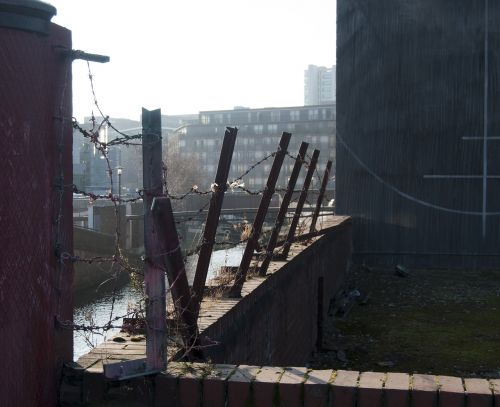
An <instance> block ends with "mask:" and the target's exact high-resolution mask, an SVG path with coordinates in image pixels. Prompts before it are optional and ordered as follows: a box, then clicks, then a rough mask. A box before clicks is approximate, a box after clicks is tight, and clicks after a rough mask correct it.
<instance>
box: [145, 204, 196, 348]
mask: <svg viewBox="0 0 500 407" xmlns="http://www.w3.org/2000/svg"><path fill="white" fill-rule="evenodd" d="M151 211H152V213H153V219H154V221H155V228H156V234H157V235H158V239H159V247H160V249H161V251H160V254H159V261H161V264H162V265H163V268H164V270H165V271H166V273H167V278H168V283H169V286H170V287H169V289H170V294H171V296H172V302H173V304H174V307H175V311H176V314H177V316H178V317H179V319H180V320H181V322H182V324H183V325H184V326H183V327H182V329H181V333H182V337H183V338H184V345H185V347H186V350H187V353H188V355H191V356H195V357H198V356H199V355H201V352H200V351H199V349H197V347H196V344H197V340H198V327H197V325H196V315H195V311H194V303H193V301H192V295H191V290H190V288H189V283H188V279H187V274H186V268H185V266H184V259H183V258H182V251H181V245H180V243H179V236H178V235H177V229H176V227H175V220H174V214H173V212H172V205H171V203H170V199H169V198H166V197H156V198H154V199H153V203H152V205H151Z"/></svg>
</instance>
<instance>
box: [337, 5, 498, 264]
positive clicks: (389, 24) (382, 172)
mask: <svg viewBox="0 0 500 407" xmlns="http://www.w3.org/2000/svg"><path fill="white" fill-rule="evenodd" d="M499 19H500V3H499V2H498V1H489V8H488V24H489V28H488V29H487V30H486V28H485V1H475V2H471V1H468V0H418V1H408V0H381V1H376V2H374V1H368V0H355V1H352V0H339V1H338V35H337V85H338V87H337V121H338V123H337V125H338V131H337V134H338V140H337V141H338V142H337V169H336V174H337V213H338V214H347V215H351V216H352V217H353V224H354V235H353V236H354V252H355V255H356V256H355V259H357V260H358V261H367V262H369V263H370V262H371V263H379V264H385V265H391V264H394V263H397V262H404V263H405V264H407V265H410V266H425V267H429V266H444V267H489V266H497V265H498V264H499V261H500V245H498V242H499V241H500V216H498V215H499V212H500V182H498V179H494V178H488V179H486V180H485V179H484V178H483V176H484V175H491V176H499V175H500V160H498V159H497V158H496V157H498V156H499V155H500V141H499V140H498V139H494V138H493V137H498V135H499V134H500V110H499V109H498V108H497V107H496V106H497V105H498V103H499V101H500V93H499V92H500V76H499V75H498V71H499V69H500V54H499V53H498V49H499V48H500V28H499V27H500V26H499V25H498V21H499ZM486 34H487V36H488V52H487V53H485V38H486ZM486 54H487V56H488V61H487V62H488V63H487V64H486V60H485V55H486ZM485 66H487V72H485ZM485 79H487V97H488V99H487V103H486V104H485ZM485 106H486V109H485ZM484 136H487V137H489V139H488V140H487V142H486V143H485V142H484V140H483V137H484ZM471 137H472V138H474V137H476V138H477V139H471ZM485 147H486V148H485ZM485 151H486V154H484V152H485ZM485 170H486V172H485ZM441 175H444V176H445V177H444V178H440V177H438V178H436V177H435V176H441ZM462 175H465V176H468V178H457V177H456V176H462ZM449 176H450V177H449ZM470 176H473V177H470ZM483 182H484V184H483Z"/></svg>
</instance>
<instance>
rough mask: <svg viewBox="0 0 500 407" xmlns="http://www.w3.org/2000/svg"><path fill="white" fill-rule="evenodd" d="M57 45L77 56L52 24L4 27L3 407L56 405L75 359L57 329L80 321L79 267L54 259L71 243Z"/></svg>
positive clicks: (62, 66) (63, 86)
mask: <svg viewBox="0 0 500 407" xmlns="http://www.w3.org/2000/svg"><path fill="white" fill-rule="evenodd" d="M57 47H64V48H66V49H71V32H70V31H68V30H66V29H64V28H62V27H58V26H56V25H54V24H52V25H51V28H50V33H49V35H48V36H43V35H39V34H33V33H29V32H24V31H18V30H13V29H7V28H0V61H1V62H0V95H1V101H0V140H1V148H0V190H1V192H2V195H3V196H2V197H1V199H0V201H1V202H0V231H1V232H0V247H1V251H0V304H1V310H0V326H1V329H2V333H1V335H0V360H1V364H2V366H1V368H0V405H1V406H9V407H11V406H23V407H27V406H28V407H29V406H54V405H56V403H57V394H58V386H59V381H60V375H59V369H60V367H61V364H62V362H64V361H71V360H72V356H73V355H72V341H73V335H72V331H71V330H63V329H58V328H56V324H55V319H56V316H59V317H60V318H61V319H63V320H70V321H71V320H72V315H73V306H72V290H71V285H72V278H73V277H72V266H71V265H70V264H64V265H63V264H61V263H60V262H59V261H58V259H57V257H56V255H55V253H56V246H57V245H58V244H59V249H60V251H62V252H69V253H71V252H72V244H73V243H72V192H71V183H72V178H73V174H72V165H71V159H72V130H71V116H72V112H71V60H70V59H69V58H68V57H63V56H62V55H61V53H60V52H59V50H58V48H57ZM63 119H64V120H63ZM61 141H62V143H61ZM61 171H62V173H63V179H62V184H63V185H67V189H65V190H64V193H63V196H62V199H61V196H60V191H61V190H60V189H58V187H57V186H56V184H60V183H61V178H60V177H61V176H60V174H61ZM58 221H59V222H58ZM58 225H59V226H58Z"/></svg>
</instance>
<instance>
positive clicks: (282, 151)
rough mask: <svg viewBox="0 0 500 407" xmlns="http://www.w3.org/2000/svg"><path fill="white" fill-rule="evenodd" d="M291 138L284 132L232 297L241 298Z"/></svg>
mask: <svg viewBox="0 0 500 407" xmlns="http://www.w3.org/2000/svg"><path fill="white" fill-rule="evenodd" d="M291 137H292V135H291V134H290V133H287V132H283V134H282V135H281V140H280V144H279V147H278V151H277V152H276V155H275V156H274V161H273V165H272V167H271V171H270V172H269V177H268V178H267V183H266V188H265V189H264V192H263V194H262V199H261V200H260V204H259V210H258V211H257V215H255V219H254V222H253V225H252V232H251V234H250V237H249V239H248V242H247V245H246V247H245V252H244V253H243V257H242V259H241V263H240V266H239V267H238V271H237V272H236V277H235V281H234V284H233V286H232V287H231V289H230V291H229V296H230V297H240V296H241V288H242V287H243V283H244V282H245V279H246V276H247V272H248V268H249V266H250V262H251V261H252V257H253V252H254V250H255V248H256V247H257V245H258V240H259V236H260V232H261V230H262V225H263V223H264V220H265V218H266V213H267V209H268V207H269V203H270V202H271V198H272V196H273V194H274V190H275V186H276V182H277V181H278V176H279V174H280V170H281V166H282V165H283V160H284V159H285V155H286V152H287V148H288V144H289V143H290V138H291Z"/></svg>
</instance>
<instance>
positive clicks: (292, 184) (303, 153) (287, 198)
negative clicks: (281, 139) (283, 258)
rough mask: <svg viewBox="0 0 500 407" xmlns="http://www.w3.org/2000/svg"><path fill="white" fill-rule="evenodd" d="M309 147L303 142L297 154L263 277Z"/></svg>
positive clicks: (262, 270) (260, 271)
mask: <svg viewBox="0 0 500 407" xmlns="http://www.w3.org/2000/svg"><path fill="white" fill-rule="evenodd" d="M308 147H309V143H306V142H302V144H301V145H300V148H299V153H298V154H297V158H296V159H295V164H294V166H293V169H292V173H291V174H290V179H289V180H288V186H287V188H286V192H285V195H284V196H283V200H282V201H281V207H280V210H279V212H278V216H276V221H275V223H274V228H273V231H272V233H271V237H270V238H269V242H268V243H267V247H266V255H265V257H264V260H263V261H262V265H261V266H260V269H259V274H260V275H261V276H265V275H266V272H267V269H268V267H269V263H271V260H272V258H273V252H274V248H275V247H276V242H277V241H278V236H279V234H280V231H281V227H282V226H283V221H284V220H285V216H286V213H287V211H288V205H290V201H291V199H292V195H293V191H294V189H295V184H296V183H297V178H298V177H299V174H300V169H301V168H302V163H303V162H304V158H305V156H306V152H307V148H308Z"/></svg>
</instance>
